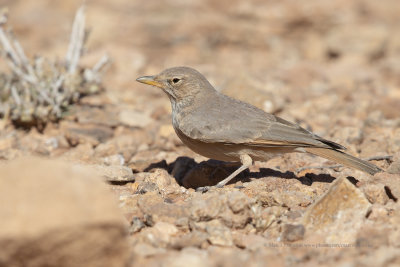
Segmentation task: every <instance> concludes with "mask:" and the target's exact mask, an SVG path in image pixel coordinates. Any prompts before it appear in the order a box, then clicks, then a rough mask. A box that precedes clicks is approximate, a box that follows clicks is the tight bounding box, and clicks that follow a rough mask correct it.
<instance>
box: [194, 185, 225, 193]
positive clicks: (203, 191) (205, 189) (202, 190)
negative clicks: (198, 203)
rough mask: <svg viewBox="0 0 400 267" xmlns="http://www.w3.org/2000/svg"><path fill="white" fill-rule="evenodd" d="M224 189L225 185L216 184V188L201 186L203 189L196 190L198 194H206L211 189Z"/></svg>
mask: <svg viewBox="0 0 400 267" xmlns="http://www.w3.org/2000/svg"><path fill="white" fill-rule="evenodd" d="M222 187H224V186H223V185H219V184H216V185H214V186H201V187H197V188H196V192H201V193H205V192H208V191H210V190H211V189H214V188H222Z"/></svg>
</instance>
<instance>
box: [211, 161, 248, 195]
mask: <svg viewBox="0 0 400 267" xmlns="http://www.w3.org/2000/svg"><path fill="white" fill-rule="evenodd" d="M240 162H241V163H242V166H240V167H239V168H238V169H237V170H236V171H234V172H233V173H232V174H231V175H229V176H228V177H226V178H225V179H224V180H222V181H221V182H219V183H218V184H217V185H216V187H219V188H221V187H223V186H224V185H226V184H227V183H229V181H230V180H232V179H233V178H235V177H236V176H237V175H238V174H239V173H241V172H242V171H244V170H246V169H247V168H249V167H250V166H251V165H252V164H253V160H252V159H251V157H250V156H249V155H247V154H242V155H240Z"/></svg>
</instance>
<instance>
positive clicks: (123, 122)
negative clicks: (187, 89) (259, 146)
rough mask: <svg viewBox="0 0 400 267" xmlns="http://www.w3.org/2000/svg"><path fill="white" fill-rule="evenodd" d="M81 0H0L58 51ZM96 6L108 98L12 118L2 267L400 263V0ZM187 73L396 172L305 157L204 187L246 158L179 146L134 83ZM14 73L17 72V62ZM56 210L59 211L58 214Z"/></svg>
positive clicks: (30, 40)
mask: <svg viewBox="0 0 400 267" xmlns="http://www.w3.org/2000/svg"><path fill="white" fill-rule="evenodd" d="M81 4H82V1H78V0H76V1H75V0H68V1H50V0H37V1H22V0H20V1H16V0H2V1H0V8H3V7H7V8H8V16H9V18H8V21H7V26H10V27H12V29H13V32H14V36H15V37H16V38H17V39H18V40H19V42H20V43H21V46H22V47H23V49H24V51H25V53H26V55H27V57H28V58H29V59H33V58H34V57H35V56H37V55H40V56H43V57H45V58H48V59H50V60H62V59H63V58H64V56H65V53H66V51H67V49H68V43H69V39H70V32H71V27H72V22H73V20H74V16H75V12H76V10H77V9H78V8H79V7H80V5H81ZM85 13H86V27H87V28H88V30H89V31H90V35H89V37H88V40H87V43H86V45H85V51H84V55H83V56H82V58H81V61H80V63H79V65H80V66H83V67H84V66H93V65H94V64H96V62H97V61H98V60H99V59H100V58H101V57H102V56H103V55H104V54H107V55H108V57H109V58H110V62H109V64H108V65H107V66H106V67H105V70H104V74H102V76H101V88H102V90H100V91H99V92H97V93H94V94H88V95H85V96H82V97H81V98H80V99H79V101H78V102H77V103H74V104H71V105H70V106H69V107H68V109H67V110H65V111H64V112H65V113H63V116H62V118H61V119H59V120H52V121H48V122H46V123H45V124H44V125H41V126H40V127H37V126H35V125H33V126H32V125H29V126H27V125H19V124H18V123H16V122H15V121H12V120H10V119H8V118H7V117H6V116H3V118H2V119H1V120H0V163H1V164H0V168H2V169H1V172H0V185H1V186H0V195H1V196H0V199H2V201H1V207H0V209H3V210H2V211H1V210H0V216H1V217H3V218H5V220H3V219H2V220H3V224H4V225H6V226H7V227H5V226H4V225H3V227H1V228H2V229H0V244H15V245H12V246H11V245H9V246H7V248H8V249H6V250H4V252H3V253H0V266H3V265H4V266H44V265H45V264H49V266H78V265H79V264H78V263H80V261H79V260H77V261H75V262H74V261H64V260H63V259H64V258H63V255H70V256H69V259H72V258H73V257H77V258H78V259H81V260H82V259H83V260H82V262H84V263H85V264H84V265H81V266H188V265H191V266H193V267H194V266H269V265H271V266H317V265H318V266H319V265H322V266H331V265H332V266H333V265H334V266H399V265H400V205H399V202H398V199H399V198H400V116H399V115H400V34H399V32H400V17H399V14H400V5H399V4H398V2H397V1H396V0H384V1H374V0H365V1H362V0H352V1H345V0H334V1H318V0H311V1H289V0H284V1H260V0H259V1H257V0H254V1H226V0H221V1H212V0H193V1H181V0H165V1H141V0H136V1H128V0H115V1H105V0H89V1H86V5H85ZM173 66H189V67H193V68H195V69H197V70H199V71H200V72H201V73H203V74H204V76H205V77H206V78H207V79H208V80H209V81H210V82H211V83H212V84H213V86H214V87H215V88H216V89H217V90H218V91H220V92H223V93H225V94H227V95H229V96H232V97H234V98H237V99H240V100H243V101H246V102H248V103H251V104H253V105H255V106H257V107H259V108H261V109H263V110H265V111H267V112H269V113H272V114H274V115H277V116H280V117H282V118H284V119H286V120H288V121H292V122H296V123H298V124H300V125H301V126H302V127H304V128H306V129H308V130H310V131H312V132H314V133H316V134H318V135H320V136H322V137H324V138H326V139H329V140H332V141H334V142H337V143H339V144H342V145H343V146H345V147H346V148H347V152H348V153H349V154H352V155H354V156H357V157H360V158H364V159H368V158H376V159H378V160H371V162H372V163H374V164H375V165H377V166H379V167H380V168H382V169H383V170H385V171H384V172H382V173H378V174H376V175H374V176H371V175H368V174H365V173H362V172H360V171H357V170H354V169H350V168H345V167H337V166H336V167H332V168H330V167H326V166H332V165H335V163H334V162H330V161H328V160H326V159H323V158H320V157H315V156H312V155H308V154H299V153H293V154H285V155H283V156H279V157H276V158H274V159H271V160H270V161H268V162H256V163H255V164H254V165H253V166H252V167H251V168H250V169H249V170H248V171H245V172H244V173H242V174H241V175H239V176H238V177H237V178H236V179H235V180H234V181H233V182H231V183H229V184H228V185H227V186H225V187H224V188H218V189H215V188H214V189H212V190H210V191H208V192H205V193H201V192H196V190H195V189H196V188H197V187H199V186H205V185H213V184H216V183H217V182H218V181H220V180H222V179H223V178H225V177H226V176H227V175H228V174H230V173H231V172H232V171H233V170H235V168H237V167H235V166H231V165H228V164H225V163H223V162H217V161H214V160H209V159H207V158H205V157H202V156H200V155H198V154H196V153H194V152H192V151H191V150H190V149H189V148H187V147H186V146H185V145H183V143H182V142H181V141H180V140H179V138H178V137H177V136H176V134H175V132H174V129H173V128H172V125H171V106H170V102H169V99H168V97H167V96H166V95H165V94H164V92H162V90H160V89H158V88H156V87H150V86H146V85H143V84H140V83H138V82H136V81H135V80H136V78H138V77H139V76H143V75H154V74H157V73H159V72H161V71H162V70H164V69H166V68H169V67H173ZM0 71H1V73H4V74H10V73H11V70H10V68H9V66H8V65H7V64H6V61H5V60H4V58H3V59H1V60H0ZM0 90H2V88H0ZM0 101H3V102H4V101H7V100H6V99H4V98H3V99H0ZM47 159H50V160H51V161H48V160H47ZM54 160H55V161H54ZM10 164H11V165H12V164H14V165H12V166H11V165H10ZM77 166H78V167H79V169H77V170H75V169H73V168H75V167H77ZM324 166H325V167H324ZM78 167H77V168H78ZM312 167H316V168H312ZM320 167H323V168H320ZM71 169H73V171H71ZM70 171H71V173H72V174H71V173H70ZM73 176H74V177H75V178H76V179H75V178H74V179H72V178H71V179H70V178H69V177H73ZM88 176H93V177H95V179H89V180H87V178H88ZM13 177H19V178H18V179H17V178H15V179H13ZM93 177H92V178H93ZM97 178H98V179H97ZM80 180H85V182H84V185H82V186H81V187H79V188H81V189H79V190H78V191H79V192H78V191H77V188H78V186H77V184H79V183H80ZM72 181H74V184H66V185H64V183H69V182H72ZM104 181H105V182H104ZM75 183H76V184H75ZM98 183H99V184H98ZM28 185H29V186H28ZM50 185H51V186H50ZM104 187H105V188H104ZM43 188H45V190H44V189H43ZM36 189H40V199H41V200H40V201H42V202H40V201H39V202H36V201H35V199H36V198H38V195H37V194H36V193H35V192H36V191H35V190H36ZM68 190H71V192H76V195H74V196H75V197H72V195H73V194H72V193H71V196H70V195H69V193H68V192H70V191H68ZM74 190H75V191H74ZM103 195H104V198H103V197H102V196H103ZM70 198H72V199H74V200H73V201H70ZM13 201H19V202H18V203H25V204H24V205H27V206H26V208H25V209H24V210H23V211H21V209H20V206H18V207H17V206H14V205H15V203H17V202H13ZM24 201H25V202H24ZM30 202H32V206H29V203H30ZM37 203H45V204H44V205H42V204H40V205H39V204H37ZM6 206H7V207H6ZM47 206H48V207H47ZM10 207H11V208H10ZM24 207H25V206H24ZM53 209H54V210H57V211H60V210H63V212H55V213H51V216H50V217H51V219H48V218H47V217H46V216H48V213H46V212H48V211H51V210H53ZM15 210H18V211H21V212H15V213H14V211H15ZM28 211H30V212H28ZM26 212H28V213H29V216H28V215H26V214H27V213H26ZM24 214H25V215H24ZM96 214H97V215H96ZM67 215H69V216H67ZM95 215H96V216H95ZM18 216H20V217H18ZM24 216H25V217H24ZM26 216H28V217H26ZM72 217H73V219H72ZM89 217H90V218H91V219H90V220H89V219H87V218H89ZM7 220H9V221H8V222H9V223H8V224H7V223H6V221H7ZM27 220H29V223H28V222H27ZM21 221H24V223H22V222H21ZM11 222H13V223H11ZM88 222H90V224H87V223H88ZM104 222H107V223H108V224H107V225H109V227H105V226H104ZM52 223H53V224H52ZM0 225H2V223H1V222H0ZM71 225H74V228H73V229H75V230H74V231H75V232H74V231H72V230H71V233H72V232H73V233H75V234H76V233H79V235H76V236H75V237H76V238H78V237H81V238H78V239H79V240H80V241H79V242H81V243H82V244H83V245H82V244H81V245H79V244H77V245H75V246H73V245H70V246H69V245H65V244H73V242H75V241H74V240H75V239H74V238H72V237H71V236H74V235H73V234H71V235H67V234H65V235H62V234H61V233H69V232H68V231H66V232H63V231H64V230H63V229H70V228H68V227H70V226H71ZM88 225H89V226H88ZM91 226H93V227H92V228H91ZM46 227H47V228H46ZM51 227H53V228H51ZM96 227H98V228H96ZM113 227H114V228H113ZM50 228H51V229H52V230H51V231H50V230H49V229H50ZM21 229H22V230H21ZM30 229H31V230H30ZM32 229H33V230H32ZM71 229H72V228H71ZM92 229H98V230H97V231H93V230H92ZM116 229H117V230H116ZM7 231H8V232H7ZM89 233H91V234H89ZM52 235H56V236H57V238H55V239H54V240H57V243H54V242H55V241H54V240H53V239H52ZM108 237H109V238H108ZM63 238H65V239H66V240H68V242H69V243H68V242H64V241H63V240H64V239H63ZM27 240H28V241H29V242H28V241H27ZM85 242H87V243H85ZM43 244H46V245H43ZM54 244H58V246H55V245H54ZM42 245H43V246H42ZM80 246H81V247H80ZM34 248H35V249H34ZM83 248H84V249H83ZM90 248H93V251H92V249H90ZM94 248H96V249H94ZM89 250H90V252H88V251H89ZM26 251H30V253H28V252H26ZM45 252H46V255H47V256H46V257H42V256H41V255H42V254H43V253H45ZM49 255H52V256H51V257H50V256H49ZM94 258H97V259H104V261H97V262H96V261H95V260H94ZM63 264H64V265H63Z"/></svg>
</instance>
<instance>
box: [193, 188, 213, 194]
mask: <svg viewBox="0 0 400 267" xmlns="http://www.w3.org/2000/svg"><path fill="white" fill-rule="evenodd" d="M211 188H212V186H201V187H197V188H196V192H200V193H205V192H207V191H210V189H211Z"/></svg>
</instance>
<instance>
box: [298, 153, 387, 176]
mask: <svg viewBox="0 0 400 267" xmlns="http://www.w3.org/2000/svg"><path fill="white" fill-rule="evenodd" d="M304 150H306V151H307V152H309V153H311V154H314V155H317V156H320V157H323V158H326V159H329V160H331V161H334V162H337V163H340V164H343V165H345V166H348V167H351V168H355V169H358V170H360V171H363V172H366V173H369V174H371V175H374V174H375V173H377V172H381V171H382V169H380V168H378V167H377V166H375V165H374V164H372V163H369V162H367V161H365V160H362V159H359V158H356V157H353V156H351V155H349V154H346V153H344V152H342V151H339V150H334V149H329V148H319V147H307V148H304Z"/></svg>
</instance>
